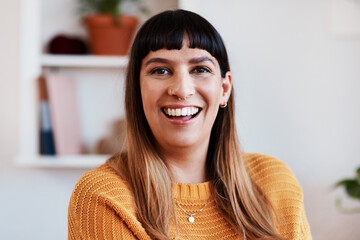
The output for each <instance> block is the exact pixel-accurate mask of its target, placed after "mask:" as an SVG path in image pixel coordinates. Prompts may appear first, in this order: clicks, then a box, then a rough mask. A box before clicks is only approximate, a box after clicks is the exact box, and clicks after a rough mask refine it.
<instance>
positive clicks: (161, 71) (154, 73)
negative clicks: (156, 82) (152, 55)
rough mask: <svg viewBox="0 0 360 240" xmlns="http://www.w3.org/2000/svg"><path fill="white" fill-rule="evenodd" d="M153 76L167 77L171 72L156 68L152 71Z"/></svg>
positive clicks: (164, 68) (163, 68) (166, 69)
mask: <svg viewBox="0 0 360 240" xmlns="http://www.w3.org/2000/svg"><path fill="white" fill-rule="evenodd" d="M150 73H151V74H153V75H166V74H170V73H171V72H170V70H169V69H168V68H166V67H157V68H154V69H152V70H151V71H150Z"/></svg>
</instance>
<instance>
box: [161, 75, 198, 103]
mask: <svg viewBox="0 0 360 240" xmlns="http://www.w3.org/2000/svg"><path fill="white" fill-rule="evenodd" d="M168 93H169V95H170V96H175V97H177V98H179V99H180V100H181V99H183V100H186V99H187V98H189V97H191V96H192V95H194V94H195V86H194V82H193V79H192V78H191V76H190V74H189V73H187V72H185V71H184V72H180V73H178V74H175V75H174V77H173V81H172V84H171V85H170V87H169V89H168Z"/></svg>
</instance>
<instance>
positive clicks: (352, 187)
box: [344, 180, 360, 200]
mask: <svg viewBox="0 0 360 240" xmlns="http://www.w3.org/2000/svg"><path fill="white" fill-rule="evenodd" d="M344 185H345V189H346V192H347V194H348V195H349V196H350V197H352V198H356V199H359V200H360V184H359V182H358V181H357V180H348V181H346V182H345V183H344Z"/></svg>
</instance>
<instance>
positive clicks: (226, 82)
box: [220, 71, 232, 104]
mask: <svg viewBox="0 0 360 240" xmlns="http://www.w3.org/2000/svg"><path fill="white" fill-rule="evenodd" d="M221 81H222V90H223V91H222V96H221V102H220V103H221V104H225V103H227V102H228V100H229V97H230V94H231V89H232V74H231V72H230V71H229V72H227V73H226V74H225V77H224V78H222V80H221Z"/></svg>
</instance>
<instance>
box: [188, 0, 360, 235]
mask: <svg viewBox="0 0 360 240" xmlns="http://www.w3.org/2000/svg"><path fill="white" fill-rule="evenodd" d="M182 3H183V7H184V8H187V9H192V10H193V11H196V12H198V13H200V14H201V15H203V16H205V17H206V18H207V19H208V20H209V21H210V22H212V23H213V24H214V25H215V26H216V28H217V29H218V30H219V32H220V34H221V35H222V36H223V38H224V40H225V42H226V45H227V48H228V51H229V55H230V61H231V67H232V72H233V78H234V82H235V83H234V88H235V93H236V104H237V124H238V125H237V126H238V132H239V135H240V138H241V140H242V144H243V146H244V149H245V150H246V151H255V152H263V153H267V154H271V155H274V156H277V157H279V158H280V159H282V160H283V161H285V162H286V163H288V165H290V167H291V168H292V169H293V171H294V172H295V174H296V175H297V177H298V179H299V181H300V183H301V185H302V186H303V189H304V192H305V203H306V209H307V215H308V218H309V221H310V224H311V227H312V233H313V237H314V239H317V240H325V239H347V240H355V239H359V238H360V228H359V223H360V214H358V215H343V214H340V213H338V212H337V211H336V210H335V207H334V199H335V196H338V195H339V194H340V195H342V192H341V191H335V192H334V191H332V189H331V186H332V184H334V183H335V182H336V181H337V180H339V179H341V178H342V177H346V176H348V177H352V176H353V175H354V174H355V172H354V170H355V168H356V167H357V166H360V157H359V156H360V147H359V146H360V124H359V123H360V94H359V91H360V34H359V31H358V29H360V26H359V24H360V22H359V21H358V20H359V19H360V2H359V1H347V0H331V1H329V0H305V1H296V0H272V1H269V0H240V1H239V0H237V1H236V0H222V1H216V0H196V1H192V0H184V1H182ZM342 3H345V4H353V5H352V6H351V7H352V11H354V12H356V14H358V15H356V16H357V17H355V18H354V19H353V21H355V20H356V22H355V24H353V25H354V26H355V28H354V29H355V30H356V31H354V34H353V35H346V36H345V35H338V34H334V32H333V31H332V29H334V26H333V25H331V22H332V20H334V17H337V16H339V14H338V10H339V8H335V9H332V6H333V5H332V4H342ZM331 10H333V11H334V12H331ZM340 15H341V14H340ZM343 15H344V14H343ZM345 15H346V14H345ZM348 17H349V16H348ZM349 18H350V17H349ZM350 19H351V18H350ZM335 20H336V19H335ZM333 24H334V23H333ZM349 24H351V22H350V23H347V25H346V26H348V25H349ZM346 26H345V27H346ZM356 27H357V28H356ZM346 30H348V29H346ZM336 32H340V31H339V29H337V31H336ZM352 204H354V205H356V203H352ZM357 206H360V202H358V203H357Z"/></svg>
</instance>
